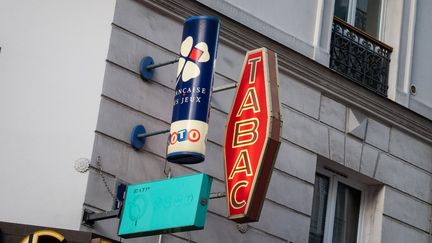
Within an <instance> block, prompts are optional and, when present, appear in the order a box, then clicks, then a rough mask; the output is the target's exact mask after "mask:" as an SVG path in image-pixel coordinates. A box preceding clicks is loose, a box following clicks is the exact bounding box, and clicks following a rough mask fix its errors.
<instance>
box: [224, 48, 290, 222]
mask: <svg viewBox="0 0 432 243" xmlns="http://www.w3.org/2000/svg"><path fill="white" fill-rule="evenodd" d="M257 52H262V53H263V65H264V77H265V87H266V101H267V102H266V103H267V109H268V116H267V117H268V118H267V119H268V125H267V129H266V130H267V132H266V134H265V136H266V140H265V148H263V151H262V152H261V156H260V161H259V163H258V168H257V170H256V171H257V172H256V174H255V176H254V179H253V183H252V187H251V193H250V194H249V198H248V201H247V205H246V206H245V207H246V210H245V213H244V214H237V215H231V216H229V218H230V219H231V220H233V221H236V222H238V223H246V222H256V221H258V220H259V216H260V214H261V209H262V206H263V204H264V200H265V195H266V193H267V189H268V185H269V183H270V178H271V175H272V171H273V167H274V164H275V161H276V158H277V153H278V151H279V145H280V133H281V127H282V119H281V115H280V102H279V91H278V89H279V81H278V65H277V54H276V53H275V52H273V51H271V50H268V49H267V48H259V49H255V50H252V51H248V52H247V53H246V56H245V59H244V61H243V67H242V71H241V75H240V80H241V78H242V77H243V75H244V70H245V68H246V65H247V60H248V57H249V55H251V54H254V53H257ZM239 87H240V85H238V86H237V90H236V94H235V96H234V100H235V99H237V95H238V91H239ZM234 100H233V103H232V105H231V110H230V113H229V115H228V119H229V118H230V117H231V115H232V114H231V113H232V109H233V106H234V103H235V101H234ZM227 122H228V121H227ZM227 127H228V126H226V127H225V136H226V133H227V131H226V130H227ZM225 142H226V138H225ZM224 170H225V180H226V181H227V180H228V179H227V178H228V174H227V168H226V153H225V144H224ZM258 178H260V183H256V182H257V180H258ZM225 189H226V192H227V193H228V183H225ZM229 200H230V198H229V196H228V195H227V206H228V212H229V208H230V206H229V204H230V203H229Z"/></svg>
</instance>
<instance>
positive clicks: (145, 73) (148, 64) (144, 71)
mask: <svg viewBox="0 0 432 243" xmlns="http://www.w3.org/2000/svg"><path fill="white" fill-rule="evenodd" d="M178 60H179V59H178V58H176V59H175V60H172V61H168V62H163V63H158V64H154V61H153V58H152V57H151V56H146V57H144V58H143V59H141V62H140V66H139V70H140V74H141V78H142V79H143V80H144V81H148V80H150V79H152V78H153V74H154V69H156V68H160V67H163V66H166V65H169V64H173V63H176V62H178Z"/></svg>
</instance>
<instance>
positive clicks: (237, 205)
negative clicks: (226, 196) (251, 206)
mask: <svg viewBox="0 0 432 243" xmlns="http://www.w3.org/2000/svg"><path fill="white" fill-rule="evenodd" d="M248 184H249V183H248V182H247V181H239V182H237V183H236V184H235V185H234V186H233V188H232V190H231V194H230V200H229V202H230V204H231V207H233V208H241V207H244V206H245V205H246V201H245V200H242V201H240V202H239V201H237V198H236V195H237V190H238V189H239V188H240V187H247V185H248Z"/></svg>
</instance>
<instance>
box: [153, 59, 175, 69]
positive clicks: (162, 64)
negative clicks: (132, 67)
mask: <svg viewBox="0 0 432 243" xmlns="http://www.w3.org/2000/svg"><path fill="white" fill-rule="evenodd" d="M178 60H179V59H178V58H176V59H175V60H172V61H168V62H163V63H158V64H151V65H148V66H147V67H146V68H147V69H148V70H151V69H155V68H158V67H163V66H166V65H170V64H173V63H176V62H178Z"/></svg>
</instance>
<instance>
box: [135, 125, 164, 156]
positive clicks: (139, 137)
mask: <svg viewBox="0 0 432 243" xmlns="http://www.w3.org/2000/svg"><path fill="white" fill-rule="evenodd" d="M169 131H170V129H166V130H161V131H157V132H150V133H147V132H146V129H145V127H144V125H136V126H135V127H134V128H132V132H131V135H130V143H131V145H132V147H133V148H134V149H136V150H140V149H142V148H143V147H144V144H145V143H146V138H147V137H151V136H155V135H159V134H164V133H168V132H169Z"/></svg>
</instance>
